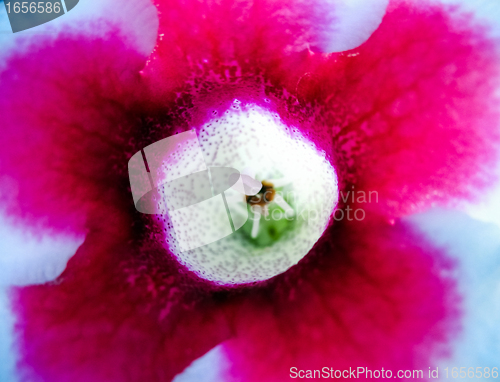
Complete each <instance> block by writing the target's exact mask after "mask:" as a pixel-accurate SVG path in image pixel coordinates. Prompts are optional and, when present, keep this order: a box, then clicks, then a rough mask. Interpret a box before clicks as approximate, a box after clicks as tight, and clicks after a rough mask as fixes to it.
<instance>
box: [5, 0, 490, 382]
mask: <svg viewBox="0 0 500 382" xmlns="http://www.w3.org/2000/svg"><path fill="white" fill-rule="evenodd" d="M157 3H158V4H157V8H158V15H159V20H160V24H159V29H158V39H157V44H156V46H155V48H154V50H153V52H152V53H151V54H150V55H149V56H147V57H146V56H145V55H144V53H143V52H141V51H140V50H138V49H137V48H136V47H137V44H135V43H134V42H133V41H132V40H130V39H126V38H124V36H123V35H122V34H121V33H120V31H119V29H112V28H110V29H109V30H108V33H107V34H106V36H105V37H99V38H98V37H96V36H95V35H92V34H89V35H85V34H78V33H75V32H73V31H69V32H61V33H60V34H58V35H57V37H56V38H52V37H40V38H36V39H33V40H31V41H30V45H29V49H25V50H23V51H17V52H15V53H13V54H11V56H10V57H9V58H8V60H7V62H6V66H5V69H4V70H3V72H2V73H1V74H0V84H1V85H0V86H1V89H2V100H1V101H0V115H1V118H2V131H1V135H2V141H1V143H0V145H1V147H0V148H1V150H0V168H1V170H0V171H1V177H0V191H1V192H0V196H1V199H0V200H1V201H2V204H3V205H4V206H5V210H6V213H7V214H8V216H9V218H10V219H12V220H13V221H15V222H16V223H18V224H20V225H22V226H23V227H25V229H27V230H29V229H33V228H34V229H36V230H38V231H39V232H40V233H41V234H42V233H43V234H49V235H52V234H54V235H55V234H61V233H63V234H66V235H70V236H74V237H79V236H82V235H84V236H85V240H84V242H83V244H82V245H81V246H80V247H79V248H78V251H77V252H76V253H75V254H74V256H73V257H72V258H71V259H70V261H69V262H68V265H67V267H66V269H65V270H64V272H63V273H62V274H61V275H60V276H59V277H58V278H57V279H56V280H55V281H52V282H48V283H46V284H42V285H33V286H28V287H23V288H18V289H15V290H13V291H12V304H13V309H14V310H15V313H16V315H17V326H16V328H17V334H18V346H19V349H20V353H21V360H20V363H19V371H20V375H22V378H23V379H25V380H29V381H31V380H33V381H34V380H38V379H37V378H39V379H40V380H45V381H51V382H63V381H68V382H69V381H71V382H80V381H82V382H83V381H95V382H100V381H110V382H111V381H113V382H114V381H129V380H130V381H169V380H171V379H172V378H174V377H175V376H176V375H177V374H179V373H180V372H182V371H183V370H184V369H185V368H186V367H187V366H188V365H189V364H190V363H191V362H192V361H193V360H195V359H197V358H199V357H200V356H202V355H203V354H205V353H206V352H208V351H209V350H210V349H212V348H214V347H215V346H217V345H219V344H223V348H224V351H225V353H226V354H227V358H228V359H229V360H230V363H231V368H230V369H229V370H228V372H227V375H226V378H227V380H235V381H236V380H237V381H281V380H288V379H289V378H290V368H291V367H296V368H297V370H307V369H322V368H323V367H324V366H328V367H332V368H335V369H340V370H343V369H349V368H357V367H368V368H370V369H379V370H380V369H381V368H384V369H386V370H387V369H389V370H391V371H392V372H393V373H396V371H397V370H413V369H423V370H424V377H427V375H426V374H425V373H426V372H427V370H428V367H429V366H431V367H432V366H434V365H435V364H436V362H437V361H438V359H439V358H440V357H443V356H446V355H447V354H448V353H449V351H450V341H451V340H452V339H453V338H455V337H456V336H457V335H458V333H459V331H460V317H461V312H460V294H459V293H458V292H457V290H456V286H455V283H456V280H455V279H454V276H453V272H452V271H453V269H454V264H453V261H451V260H450V259H449V258H448V257H447V254H446V251H445V250H444V249H442V248H435V247H434V246H433V245H432V244H431V243H429V242H428V241H427V239H426V238H424V236H423V235H421V234H419V233H418V232H415V231H414V230H413V229H412V227H411V226H409V225H408V224H406V223H405V222H402V221H401V218H402V217H404V216H407V215H409V214H412V213H415V212H419V211H424V210H426V209H428V208H430V207H431V206H433V205H436V204H439V205H448V206H449V205H452V204H453V203H454V202H456V201H457V200H458V199H465V200H471V201H472V200H475V199H477V198H478V195H481V193H482V192H483V191H484V190H485V189H486V188H487V187H488V186H490V185H491V184H492V182H493V181H494V177H493V175H492V173H491V169H492V168H493V167H494V165H495V163H496V161H497V160H498V158H497V156H496V151H495V148H496V145H498V141H499V136H498V130H497V123H498V112H497V111H498V105H497V101H496V99H495V97H494V92H495V90H496V86H497V85H498V83H497V82H498V68H499V57H498V49H497V46H496V45H495V43H494V42H493V41H491V40H489V39H488V38H487V33H486V30H485V29H484V28H483V27H481V26H480V25H477V24H475V23H474V21H473V20H472V19H471V18H470V17H469V16H467V15H463V14H461V13H460V12H459V11H458V10H457V9H454V8H450V7H445V6H442V5H436V4H434V3H427V2H423V1H422V2H420V1H419V2H418V3H417V2H409V1H403V0H394V1H391V2H390V3H389V5H388V7H387V11H386V14H385V16H384V19H383V21H382V23H381V24H380V26H379V27H378V28H377V29H376V30H375V31H374V32H373V34H372V35H371V36H370V38H369V39H368V40H367V41H366V42H364V43H363V44H361V45H360V46H358V47H355V48H354V47H352V48H353V49H351V50H348V51H346V52H343V53H329V52H331V51H332V50H334V49H337V48H338V47H339V46H342V44H341V43H337V42H336V41H335V39H332V38H328V36H337V35H336V34H335V25H336V24H335V23H336V21H335V17H334V16H335V15H334V13H332V11H331V10H332V9H335V7H336V6H340V5H338V4H336V3H334V4H333V5H332V4H325V3H324V2H319V1H318V2H310V3H309V2H300V1H291V2H276V1H256V2H246V1H239V2H232V1H221V2H217V3H215V2H209V3H205V2H198V1H191V0H190V1H185V2H182V1H158V2H157ZM65 17H66V16H65ZM68 17H69V15H68ZM332 25H333V27H332ZM152 28H153V26H152ZM332 41H333V42H332ZM235 99H236V100H238V101H239V102H241V103H242V104H243V105H250V106H248V108H251V107H256V108H257V109H258V110H264V112H265V113H270V114H273V115H274V116H275V117H276V118H277V119H278V120H279V121H280V123H282V124H283V125H285V126H287V128H290V129H296V130H298V132H297V134H300V136H301V137H302V138H303V139H304V142H306V143H309V144H311V146H312V147H314V150H316V152H318V153H321V155H323V156H324V158H326V159H325V160H326V161H327V162H328V163H329V165H331V167H332V168H334V170H335V173H336V177H337V178H338V189H339V192H340V195H339V196H338V201H339V205H338V206H337V208H338V209H339V210H342V211H344V212H346V211H347V209H348V208H351V209H352V210H356V209H358V208H362V210H363V212H364V215H363V216H364V217H363V219H347V218H345V219H339V220H337V219H335V216H334V215H333V214H331V215H329V216H330V218H329V222H328V225H327V226H326V227H322V229H321V232H320V233H319V235H318V237H319V236H321V237H320V238H319V240H317V241H315V244H314V246H313V248H312V249H311V250H310V251H309V252H307V251H306V252H305V253H303V254H301V257H303V256H305V257H303V259H302V260H300V261H299V262H298V264H296V265H294V266H292V267H291V268H289V266H288V265H287V266H286V268H289V269H287V270H286V269H283V270H282V271H279V272H276V273H279V274H277V275H276V276H274V277H271V278H268V279H267V280H264V281H259V282H256V283H250V284H248V283H244V284H242V285H239V284H238V283H236V285H221V284H220V283H216V282H213V280H210V279H208V280H207V279H206V278H204V277H200V273H199V272H198V273H197V272H196V269H192V268H190V266H189V264H187V263H186V262H183V263H182V264H181V262H179V259H178V256H177V254H176V253H174V252H175V251H174V250H172V249H171V247H169V246H167V245H165V232H164V230H165V229H166V230H167V235H168V232H169V231H168V226H167V225H163V223H162V220H161V219H158V218H157V217H150V216H147V215H142V214H140V213H138V212H137V211H136V210H135V208H134V205H133V200H132V197H131V193H130V189H129V180H128V173H127V162H128V160H129V158H130V157H131V156H132V155H133V154H134V153H136V152H137V151H138V150H141V149H142V148H144V147H145V146H147V145H149V144H151V143H153V142H156V141H158V140H159V139H162V138H165V137H167V136H170V135H173V134H175V133H177V132H181V131H186V130H189V129H191V128H195V129H197V130H198V131H202V130H203V128H204V126H207V124H211V123H215V122H214V121H215V120H217V118H218V117H214V115H215V114H214V112H216V114H217V115H224V113H225V112H226V111H228V110H230V109H231V107H232V105H233V102H234V100H235ZM252 105H253V106H252ZM245 107H247V106H244V107H243V109H244V110H246V109H245ZM217 122H218V120H217ZM302 138H301V139H302ZM200 139H201V138H200ZM206 139H207V142H208V143H207V144H210V143H213V142H214V141H210V139H211V138H210V136H209V135H208V136H207V138H206ZM276 144H277V145H279V144H281V143H280V142H276ZM252 164H253V163H248V165H249V166H250V167H251V166H252ZM320 178H321V175H320ZM297 181H298V182H300V179H298V180H297ZM318 183H320V180H318ZM315 185H316V184H311V188H312V189H314V187H315ZM355 190H357V191H363V192H366V194H368V193H369V192H370V191H373V192H376V195H377V200H376V202H372V203H366V202H363V201H362V200H360V199H358V198H357V196H358V194H355V195H356V198H355V199H354V200H351V199H352V198H351V199H349V198H350V197H352V196H353V195H354V191H355ZM348 192H349V194H348ZM351 192H352V194H351ZM346 195H347V196H348V197H347V198H343V196H344V197H345V196H346ZM296 232H297V233H296V234H297V235H300V234H301V233H300V232H301V231H296ZM275 244H276V245H275V246H274V247H273V248H275V250H276V251H278V252H274V253H278V254H281V252H279V251H280V248H281V251H282V252H283V256H285V255H286V254H287V253H288V251H289V248H288V247H286V246H284V244H283V246H281V244H280V242H279V239H276V243H275ZM283 248H286V251H285V250H284V249H283ZM290 251H291V249H290ZM284 252H287V253H284ZM278 260H279V259H278ZM297 261H298V260H297ZM295 262H296V261H295ZM260 265H261V264H260V263H259V266H260ZM363 378H364V376H363V375H361V379H363Z"/></svg>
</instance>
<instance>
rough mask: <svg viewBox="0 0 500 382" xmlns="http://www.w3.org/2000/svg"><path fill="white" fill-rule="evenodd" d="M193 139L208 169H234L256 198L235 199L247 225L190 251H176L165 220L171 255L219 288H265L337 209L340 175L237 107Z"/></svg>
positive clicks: (295, 140)
mask: <svg viewBox="0 0 500 382" xmlns="http://www.w3.org/2000/svg"><path fill="white" fill-rule="evenodd" d="M198 137H199V143H200V146H201V149H202V152H203V157H204V160H205V162H206V164H207V166H210V167H231V168H235V169H237V170H238V171H240V173H241V174H242V175H241V179H242V180H243V183H244V184H245V187H246V189H249V188H250V189H251V188H252V187H253V188H254V189H255V191H256V190H259V192H258V193H256V194H255V193H253V192H248V193H247V196H245V195H240V197H241V201H242V203H238V204H237V206H238V208H234V210H233V213H235V214H238V213H239V214H240V215H241V216H245V218H246V217H247V216H248V218H249V219H248V220H247V221H246V223H244V224H243V226H241V228H239V229H237V230H236V231H235V232H234V233H233V234H232V235H229V236H227V237H225V238H223V239H221V240H218V241H216V242H213V243H210V244H207V245H204V246H200V247H198V248H194V249H191V250H187V251H185V250H184V251H183V250H181V248H180V246H179V242H178V240H177V238H176V235H175V232H174V230H172V229H169V228H171V227H172V224H171V223H172V222H171V220H170V217H168V216H165V224H166V226H167V230H166V245H167V246H168V248H169V249H170V251H171V252H172V253H173V254H174V255H175V256H176V257H177V258H178V260H179V262H180V263H182V264H184V265H185V266H186V267H187V268H188V269H190V270H191V271H193V272H195V273H196V274H197V275H198V276H199V277H201V278H203V279H206V280H209V281H212V282H214V283H217V284H245V283H251V282H256V281H262V280H266V279H269V278H271V277H273V276H276V275H277V274H280V273H282V272H285V271H286V270H287V269H289V268H290V267H291V266H293V265H295V264H297V262H299V261H300V260H301V259H302V258H303V257H304V256H305V255H306V254H307V253H308V252H309V250H310V249H311V248H312V247H313V245H314V244H315V243H316V241H317V240H318V239H319V238H320V237H321V235H322V234H323V232H324V230H325V229H326V227H327V225H328V222H329V220H330V217H331V215H332V213H333V211H334V209H335V207H336V205H337V202H338V187H337V176H336V174H335V171H334V169H333V167H332V165H331V164H330V163H329V161H328V160H327V159H326V158H325V155H324V153H323V152H321V151H319V150H318V149H317V148H316V147H315V146H314V145H313V144H312V143H311V142H309V141H307V139H306V138H304V137H303V136H302V135H301V134H299V133H297V132H293V133H292V130H291V129H289V128H287V127H286V126H285V125H284V124H283V123H282V122H281V120H280V119H279V117H278V115H277V114H274V113H271V112H270V111H268V110H265V109H264V108H262V107H260V106H256V105H245V106H242V105H241V103H240V102H239V101H238V100H235V101H234V103H233V106H232V107H231V108H230V110H228V111H226V112H225V113H224V114H223V115H221V116H217V115H216V116H215V117H214V118H213V120H211V121H210V122H208V123H206V124H205V125H203V126H201V127H200V129H199V130H198ZM186 158H188V156H186ZM184 162H186V163H184ZM187 162H188V161H187V159H186V160H184V161H183V160H182V159H181V160H179V161H178V162H177V163H176V164H175V166H176V167H177V168H178V169H180V170H182V169H183V168H186V167H190V164H189V163H187ZM169 171H176V169H175V168H170V169H169ZM248 194H250V195H248ZM252 194H254V195H252ZM244 202H246V203H244ZM235 206H236V204H235ZM245 208H246V209H245ZM238 209H239V211H238Z"/></svg>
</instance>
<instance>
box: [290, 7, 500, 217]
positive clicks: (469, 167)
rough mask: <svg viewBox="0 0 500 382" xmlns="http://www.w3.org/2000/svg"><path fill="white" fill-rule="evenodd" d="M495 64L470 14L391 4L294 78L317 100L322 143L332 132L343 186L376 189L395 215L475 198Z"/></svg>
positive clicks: (485, 164)
mask: <svg viewBox="0 0 500 382" xmlns="http://www.w3.org/2000/svg"><path fill="white" fill-rule="evenodd" d="M499 62H500V61H499V55H498V46H497V45H496V43H495V42H494V41H492V40H489V39H488V37H487V32H486V30H485V29H484V26H483V25H482V24H475V23H474V22H473V21H472V20H471V17H470V16H468V15H463V14H460V13H459V12H458V11H457V10H456V9H455V10H454V9H449V8H447V7H444V6H438V5H429V4H428V3H426V2H419V3H418V5H417V4H409V3H408V2H400V1H393V2H392V3H391V5H390V7H389V9H388V12H387V15H386V16H385V18H384V20H383V22H382V24H381V26H380V28H379V29H377V30H376V31H375V33H374V34H373V35H372V36H371V38H370V39H369V40H368V41H367V42H366V43H365V44H363V45H362V46H361V47H359V48H358V49H356V50H354V51H352V52H351V53H349V54H340V55H332V56H331V57H330V59H329V60H328V62H327V63H326V64H322V65H319V67H318V69H317V70H316V71H315V73H314V75H310V76H309V77H307V76H304V77H307V78H305V81H303V84H302V86H301V87H300V95H301V96H302V98H303V102H304V104H307V103H308V102H316V103H317V104H318V105H321V104H322V103H326V105H325V106H324V108H323V109H322V110H323V112H321V113H318V114H319V116H320V117H319V118H317V122H318V124H321V125H322V126H323V135H324V138H322V139H323V141H324V143H323V145H322V146H326V147H328V146H329V145H330V142H331V136H332V135H333V137H334V147H335V148H334V150H333V153H332V155H334V156H335V157H336V159H335V161H336V162H337V163H338V167H339V168H347V171H346V173H345V174H344V176H343V178H344V180H345V182H346V184H349V185H350V184H356V188H358V189H364V190H365V191H376V192H378V194H379V196H380V199H381V203H380V205H379V206H378V207H380V208H383V209H385V211H386V212H388V213H391V214H395V215H399V214H404V213H408V212H413V211H417V210H419V209H420V208H423V207H425V206H429V205H430V204H431V203H433V202H449V201H451V200H453V198H459V197H461V198H471V199H474V197H476V198H477V191H478V190H481V189H483V188H484V187H485V186H487V185H489V184H491V182H492V180H493V179H494V171H493V169H494V164H495V161H496V159H497V152H496V145H497V144H498V141H499V136H500V134H499V130H498V126H499V124H498V121H499V120H498V100H497V98H496V97H495V92H496V89H497V86H498V85H499V67H500V66H499ZM314 128H315V129H316V130H317V126H315V127H314ZM311 134H316V135H318V132H317V131H313V132H311ZM320 146H321V145H320ZM339 177H341V178H342V174H339Z"/></svg>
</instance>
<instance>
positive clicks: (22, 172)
mask: <svg viewBox="0 0 500 382" xmlns="http://www.w3.org/2000/svg"><path fill="white" fill-rule="evenodd" d="M143 64H144V58H143V57H141V55H140V54H138V53H136V52H135V50H132V49H129V48H127V47H125V46H123V44H122V43H121V42H120V40H119V38H118V37H117V35H116V34H114V35H109V36H108V37H107V39H106V41H104V40H87V39H85V38H83V37H82V36H80V37H75V36H74V35H65V36H61V37H60V38H59V39H58V40H56V41H52V40H51V39H49V40H43V39H38V40H37V45H31V46H30V55H29V56H23V55H21V54H15V55H13V56H12V57H11V58H10V59H9V61H8V64H7V69H6V70H4V71H3V72H2V73H0V86H1V88H2V99H1V100H0V114H1V115H2V132H1V134H2V140H1V141H0V167H1V168H2V171H1V174H0V185H1V186H0V203H1V204H2V205H4V206H5V208H6V213H7V214H8V216H10V217H11V218H13V219H14V220H15V221H14V223H16V224H18V223H19V222H20V221H22V222H23V223H24V224H28V225H30V226H32V227H37V229H38V230H39V229H40V228H47V229H49V228H50V229H55V230H58V231H59V232H69V233H70V234H76V235H79V234H82V233H84V232H85V230H86V229H87V228H88V223H87V217H88V216H89V214H90V213H92V212H96V213H97V214H99V213H100V212H101V210H102V209H103V208H106V206H107V205H109V204H112V205H113V204H114V205H116V204H117V203H118V204H119V203H125V206H127V207H125V208H128V205H129V200H128V195H127V193H126V192H124V190H126V188H127V174H126V162H127V147H129V146H130V145H133V141H132V140H131V138H132V135H131V129H132V127H135V126H137V125H139V124H140V116H141V114H140V113H141V112H142V111H141V109H142V108H141V107H138V106H137V104H138V99H140V97H141V93H142V91H141V81H140V75H139V70H140V69H141V68H142V66H143ZM129 150H131V151H132V150H133V149H130V148H129ZM120 195H121V196H120Z"/></svg>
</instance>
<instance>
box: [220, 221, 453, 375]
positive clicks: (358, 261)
mask: <svg viewBox="0 0 500 382" xmlns="http://www.w3.org/2000/svg"><path fill="white" fill-rule="evenodd" d="M325 235H326V237H325V236H323V238H322V239H321V240H320V241H319V242H318V243H317V245H316V247H315V248H314V249H313V251H312V253H310V254H309V255H308V257H307V258H305V259H304V260H303V261H302V262H301V263H299V265H298V266H296V267H295V268H292V269H291V270H290V271H289V272H287V273H286V274H284V275H281V276H278V277H276V278H275V279H274V281H272V282H271V283H270V284H269V285H268V287H267V288H264V289H262V290H261V293H256V294H255V295H253V296H247V298H248V300H247V301H248V302H246V303H243V304H242V308H241V309H240V310H239V311H238V313H237V314H238V315H237V326H236V333H237V338H236V339H232V340H229V341H227V342H226V343H225V347H226V351H227V354H228V357H229V359H230V361H231V368H232V372H231V373H230V378H229V379H228V380H230V381H231V380H235V381H236V380H238V381H282V380H283V381H285V380H289V378H290V368H291V367H297V368H298V369H304V370H306V369H320V370H321V369H322V368H323V367H325V366H326V367H328V368H330V367H332V368H334V369H340V370H344V369H349V367H352V368H353V369H355V368H357V367H369V368H370V369H372V370H373V369H378V370H380V369H381V368H382V367H383V368H384V369H386V370H387V369H390V370H392V372H393V373H396V372H397V370H400V369H401V370H405V369H410V370H413V369H417V368H419V369H423V368H425V369H426V370H427V368H428V367H429V366H432V365H434V364H435V361H436V359H435V358H434V357H435V356H439V355H443V354H445V353H444V352H445V351H446V346H445V344H446V341H447V340H448V339H449V338H450V336H451V335H454V334H456V330H457V326H456V325H455V324H456V321H455V319H456V318H457V305H456V304H457V302H458V300H457V295H456V293H455V291H454V286H453V285H454V283H453V281H452V280H451V278H450V276H449V275H450V273H449V272H450V270H451V267H450V264H448V263H447V261H446V259H445V258H444V257H443V256H442V252H440V251H439V250H436V249H434V248H432V246H430V245H428V244H427V243H426V242H425V241H424V240H423V238H422V237H421V236H419V235H416V234H414V233H413V232H412V230H411V229H410V228H409V227H408V226H407V225H404V224H401V223H396V224H395V225H394V226H392V225H390V224H387V223H385V222H384V221H383V219H380V218H375V217H373V216H372V217H371V218H368V219H367V220H366V221H363V222H358V221H355V222H347V221H344V222H342V224H337V226H336V228H335V229H334V228H333V227H332V228H331V229H330V230H329V232H328V233H326V234H325ZM231 376H232V377H233V379H231ZM362 379H363V378H362Z"/></svg>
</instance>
